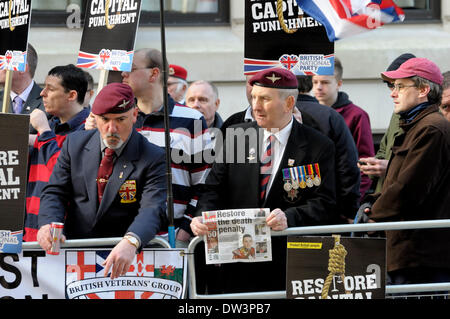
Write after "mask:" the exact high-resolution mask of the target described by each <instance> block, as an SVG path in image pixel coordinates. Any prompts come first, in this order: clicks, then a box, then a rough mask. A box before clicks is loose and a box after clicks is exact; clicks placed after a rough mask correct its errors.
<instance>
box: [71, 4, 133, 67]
mask: <svg viewBox="0 0 450 319" xmlns="http://www.w3.org/2000/svg"><path fill="white" fill-rule="evenodd" d="M140 12H141V0H120V1H119V0H89V1H88V3H87V6H86V18H85V20H84V28H83V35H82V39H81V46H80V52H79V54H78V62H77V66H78V67H83V68H89V69H100V70H111V71H130V70H131V63H132V62H133V55H134V44H135V40H136V32H137V28H138V25H139V16H140Z"/></svg>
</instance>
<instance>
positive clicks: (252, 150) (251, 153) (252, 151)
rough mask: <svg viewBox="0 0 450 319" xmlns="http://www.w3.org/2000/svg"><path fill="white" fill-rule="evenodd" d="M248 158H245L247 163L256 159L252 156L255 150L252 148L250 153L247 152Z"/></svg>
mask: <svg viewBox="0 0 450 319" xmlns="http://www.w3.org/2000/svg"><path fill="white" fill-rule="evenodd" d="M249 155H250V156H249V157H247V159H248V160H249V161H253V160H254V159H256V157H255V156H254V155H255V149H254V148H253V147H252V148H251V149H250V151H249Z"/></svg>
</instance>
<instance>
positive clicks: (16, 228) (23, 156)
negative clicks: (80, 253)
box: [0, 113, 29, 253]
mask: <svg viewBox="0 0 450 319" xmlns="http://www.w3.org/2000/svg"><path fill="white" fill-rule="evenodd" d="M28 126H29V117H28V116H24V115H17V114H3V113H2V114H0V134H1V136H2V137H3V138H2V142H1V143H2V147H1V150H0V185H1V186H2V187H1V188H0V253H2V252H3V253H18V252H20V251H21V250H22V239H23V229H24V217H25V216H24V215H25V203H26V187H27V167H28Z"/></svg>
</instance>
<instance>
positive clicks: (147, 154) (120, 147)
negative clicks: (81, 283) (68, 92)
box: [37, 83, 166, 278]
mask: <svg viewBox="0 0 450 319" xmlns="http://www.w3.org/2000/svg"><path fill="white" fill-rule="evenodd" d="M92 112H93V113H94V114H95V118H96V122H97V127H98V130H89V131H79V132H75V133H73V134H70V135H69V136H68V137H67V139H66V140H65V142H64V144H63V147H62V150H61V154H60V156H59V157H58V161H57V163H56V165H55V167H54V170H53V173H52V175H51V177H50V181H49V183H48V185H47V186H46V187H45V188H44V190H43V194H42V197H41V206H40V209H39V226H40V229H39V232H38V235H37V239H38V242H39V244H40V245H41V247H42V248H43V249H49V247H50V245H51V236H50V224H51V223H52V222H64V223H65V224H64V234H65V236H66V237H67V238H69V239H72V238H94V237H118V236H124V238H123V240H122V241H120V242H119V243H118V244H117V245H116V246H115V247H114V249H113V250H112V252H111V253H110V255H109V256H108V258H107V259H106V262H105V275H107V274H108V271H109V269H110V267H111V266H112V272H111V278H116V277H118V276H120V275H123V274H125V273H126V272H127V271H128V268H129V266H130V264H131V263H132V261H133V258H134V255H135V253H136V252H137V251H139V250H140V249H141V248H142V247H143V246H145V245H146V244H147V243H148V242H149V241H150V240H151V239H153V237H154V236H155V235H156V234H157V233H158V231H159V230H160V228H161V227H162V225H163V224H164V223H166V220H165V210H166V183H165V165H164V163H165V155H164V151H163V150H161V149H160V148H159V147H157V146H155V145H153V144H151V143H149V142H148V141H147V140H146V139H145V138H144V137H143V136H142V135H141V134H139V133H137V132H136V131H135V130H134V129H133V124H134V123H135V122H136V118H137V112H138V111H137V108H136V107H135V102H134V95H133V93H132V90H131V88H130V87H129V86H128V85H126V84H121V83H111V84H109V85H107V86H106V87H105V88H103V89H102V91H101V92H100V93H99V94H98V96H97V98H96V99H95V102H94V104H93V106H92ZM108 167H109V171H108Z"/></svg>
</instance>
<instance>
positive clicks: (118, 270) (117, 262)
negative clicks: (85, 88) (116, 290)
mask: <svg viewBox="0 0 450 319" xmlns="http://www.w3.org/2000/svg"><path fill="white" fill-rule="evenodd" d="M135 256H136V247H134V245H133V244H131V243H130V242H129V241H128V240H127V239H122V240H121V241H120V242H119V243H118V244H117V245H116V246H115V247H114V248H113V250H112V251H111V253H110V254H109V255H108V258H106V260H105V261H104V262H103V264H102V266H104V267H105V277H107V276H108V273H109V269H110V268H111V267H112V268H111V279H116V278H117V277H120V276H124V275H125V274H126V273H127V272H128V269H129V268H130V265H131V263H132V262H133V260H134V257H135Z"/></svg>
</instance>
